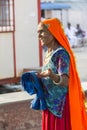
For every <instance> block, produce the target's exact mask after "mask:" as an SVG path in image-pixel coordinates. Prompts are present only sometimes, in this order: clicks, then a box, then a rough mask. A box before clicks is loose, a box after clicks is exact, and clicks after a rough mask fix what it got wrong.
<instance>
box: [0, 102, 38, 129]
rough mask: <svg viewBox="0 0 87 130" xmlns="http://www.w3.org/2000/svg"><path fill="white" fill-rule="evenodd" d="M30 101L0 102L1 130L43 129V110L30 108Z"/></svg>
mask: <svg viewBox="0 0 87 130" xmlns="http://www.w3.org/2000/svg"><path fill="white" fill-rule="evenodd" d="M30 102H31V100H26V101H19V102H13V103H6V104H0V130H41V111H35V110H32V109H30V107H29V106H30Z"/></svg>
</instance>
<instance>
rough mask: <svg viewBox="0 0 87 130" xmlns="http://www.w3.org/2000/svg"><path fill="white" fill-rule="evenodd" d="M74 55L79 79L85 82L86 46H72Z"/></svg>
mask: <svg viewBox="0 0 87 130" xmlns="http://www.w3.org/2000/svg"><path fill="white" fill-rule="evenodd" d="M73 51H74V54H75V56H76V64H77V69H78V73H79V76H80V79H81V81H82V82H87V46H84V47H80V48H74V49H73Z"/></svg>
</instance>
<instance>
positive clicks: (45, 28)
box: [38, 23, 48, 31]
mask: <svg viewBox="0 0 87 130" xmlns="http://www.w3.org/2000/svg"><path fill="white" fill-rule="evenodd" d="M39 30H48V29H47V27H46V26H45V24H43V23H39V25H38V31H39Z"/></svg>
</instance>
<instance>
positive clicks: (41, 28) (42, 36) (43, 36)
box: [37, 23, 54, 46]
mask: <svg viewBox="0 0 87 130" xmlns="http://www.w3.org/2000/svg"><path fill="white" fill-rule="evenodd" d="M37 31H38V38H39V40H40V41H41V45H42V46H49V45H51V42H52V41H54V37H53V35H52V34H51V33H50V32H49V30H48V29H47V27H46V25H44V24H43V23H40V24H39V25H38V30H37Z"/></svg>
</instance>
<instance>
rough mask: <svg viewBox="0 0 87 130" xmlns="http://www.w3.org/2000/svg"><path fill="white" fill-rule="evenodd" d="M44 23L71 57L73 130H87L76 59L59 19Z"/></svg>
mask: <svg viewBox="0 0 87 130" xmlns="http://www.w3.org/2000/svg"><path fill="white" fill-rule="evenodd" d="M42 22H43V23H44V24H46V25H47V26H48V30H49V31H50V32H51V33H52V34H53V36H54V37H55V38H56V39H57V40H58V42H59V43H60V44H61V46H63V47H64V48H65V49H66V51H67V52H68V53H69V55H70V70H69V73H70V74H69V75H70V77H69V104H70V121H71V129H72V130H87V115H86V110H85V106H84V98H83V97H84V94H83V92H82V87H81V82H80V79H79V77H78V73H77V69H76V64H75V57H74V55H73V52H72V50H71V48H70V45H69V42H68V40H67V37H66V35H65V33H64V31H63V28H62V24H61V23H60V21H59V20H58V19H57V18H53V19H47V20H44V21H42Z"/></svg>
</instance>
